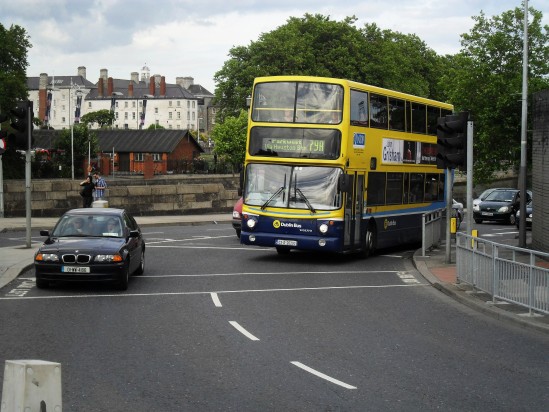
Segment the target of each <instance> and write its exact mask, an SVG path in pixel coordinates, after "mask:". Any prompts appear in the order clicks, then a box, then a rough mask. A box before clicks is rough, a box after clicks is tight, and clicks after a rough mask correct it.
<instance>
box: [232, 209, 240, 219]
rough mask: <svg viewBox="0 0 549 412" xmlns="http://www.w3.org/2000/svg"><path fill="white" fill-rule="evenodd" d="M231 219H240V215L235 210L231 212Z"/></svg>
mask: <svg viewBox="0 0 549 412" xmlns="http://www.w3.org/2000/svg"><path fill="white" fill-rule="evenodd" d="M233 218H235V219H240V213H238V212H237V211H236V210H233Z"/></svg>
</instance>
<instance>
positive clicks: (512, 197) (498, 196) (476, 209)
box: [473, 189, 532, 225]
mask: <svg viewBox="0 0 549 412" xmlns="http://www.w3.org/2000/svg"><path fill="white" fill-rule="evenodd" d="M526 194H527V201H529V200H530V199H531V198H532V192H531V191H529V190H528V191H527V192H526ZM519 206H520V190H518V189H496V190H494V191H493V192H491V193H490V194H489V195H488V196H487V197H486V198H485V199H484V200H483V201H482V202H480V203H479V204H478V205H477V206H473V219H474V220H475V222H476V223H482V222H483V221H484V220H494V221H498V222H504V223H509V224H512V225H514V224H515V222H516V213H517V210H518V209H519Z"/></svg>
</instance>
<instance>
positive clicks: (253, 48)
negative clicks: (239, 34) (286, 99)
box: [214, 14, 442, 121]
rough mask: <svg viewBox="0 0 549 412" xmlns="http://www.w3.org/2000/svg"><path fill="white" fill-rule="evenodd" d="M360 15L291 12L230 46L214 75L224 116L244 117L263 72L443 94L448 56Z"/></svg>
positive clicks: (423, 94) (221, 116) (413, 37)
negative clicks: (338, 17)
mask: <svg viewBox="0 0 549 412" xmlns="http://www.w3.org/2000/svg"><path fill="white" fill-rule="evenodd" d="M355 22H356V17H354V16H352V17H346V18H345V19H343V20H342V21H334V20H331V19H330V18H329V17H326V16H322V15H319V14H316V15H311V14H305V15H304V17H301V18H297V17H290V18H289V19H288V20H287V23H286V24H285V25H283V26H281V27H279V28H277V29H275V30H273V31H271V32H269V33H264V34H262V35H261V36H260V37H259V39H258V40H257V41H255V42H251V43H250V45H249V46H248V47H243V46H238V47H234V48H232V49H231V50H230V52H229V56H230V59H229V60H227V61H226V62H225V64H224V65H223V67H222V68H221V70H219V71H218V72H217V73H216V74H215V76H214V79H215V81H216V83H217V87H216V101H217V105H218V107H219V108H220V111H218V116H219V120H220V121H223V119H224V117H225V116H238V113H239V111H240V110H241V109H243V108H245V103H246V97H247V96H249V95H250V94H251V89H252V85H253V80H254V78H255V77H258V76H274V75H311V76H326V77H337V78H346V79H350V80H355V81H359V82H363V83H369V84H372V85H375V86H380V87H387V88H394V89H397V90H399V91H403V92H408V93H414V94H418V95H421V96H425V97H431V98H436V97H439V98H441V97H442V96H439V95H437V79H438V77H439V76H440V70H441V62H442V58H440V57H439V56H437V54H436V53H435V52H434V51H433V50H431V49H429V48H428V47H427V46H426V44H425V43H424V42H423V41H422V40H420V39H419V38H418V37H417V36H415V35H405V34H402V33H398V32H393V31H391V30H380V29H379V28H378V27H377V26H376V25H375V24H366V25H365V26H364V28H363V29H358V28H356V27H355V25H354V24H355Z"/></svg>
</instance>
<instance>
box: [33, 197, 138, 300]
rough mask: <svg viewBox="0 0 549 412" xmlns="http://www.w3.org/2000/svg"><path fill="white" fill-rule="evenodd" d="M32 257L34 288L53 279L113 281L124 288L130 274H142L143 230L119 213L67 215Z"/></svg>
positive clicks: (92, 211)
mask: <svg viewBox="0 0 549 412" xmlns="http://www.w3.org/2000/svg"><path fill="white" fill-rule="evenodd" d="M40 235H41V236H47V237H48V238H47V239H46V241H45V242H44V244H43V245H42V246H41V247H40V249H38V251H37V252H36V254H35V256H34V269H35V276H36V286H37V287H38V288H46V287H48V286H49V283H50V282H51V281H112V282H115V283H116V284H117V286H118V288H119V289H120V290H126V289H127V288H128V280H129V277H130V275H131V274H132V273H135V274H142V273H143V272H144V271H145V241H144V240H143V236H142V234H141V229H140V228H139V225H138V224H137V222H136V221H135V219H134V218H133V217H132V216H130V215H129V214H128V213H127V212H126V211H125V210H123V209H112V208H86V209H73V210H69V211H68V212H66V213H65V214H64V215H63V216H61V218H60V219H59V221H58V222H57V224H56V225H55V227H54V229H53V231H52V232H51V233H50V232H49V231H48V230H41V231H40Z"/></svg>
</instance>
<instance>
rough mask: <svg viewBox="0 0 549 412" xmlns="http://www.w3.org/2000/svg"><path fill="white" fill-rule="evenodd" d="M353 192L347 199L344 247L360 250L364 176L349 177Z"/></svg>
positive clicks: (354, 175) (348, 194)
mask: <svg viewBox="0 0 549 412" xmlns="http://www.w3.org/2000/svg"><path fill="white" fill-rule="evenodd" d="M349 180H350V183H351V185H350V186H351V187H352V190H351V191H350V192H349V193H347V196H346V198H345V234H344V238H343V245H344V246H345V248H346V249H349V248H351V249H356V248H359V247H360V246H361V245H360V242H361V236H360V233H361V222H362V205H363V195H364V175H358V174H353V175H349Z"/></svg>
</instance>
